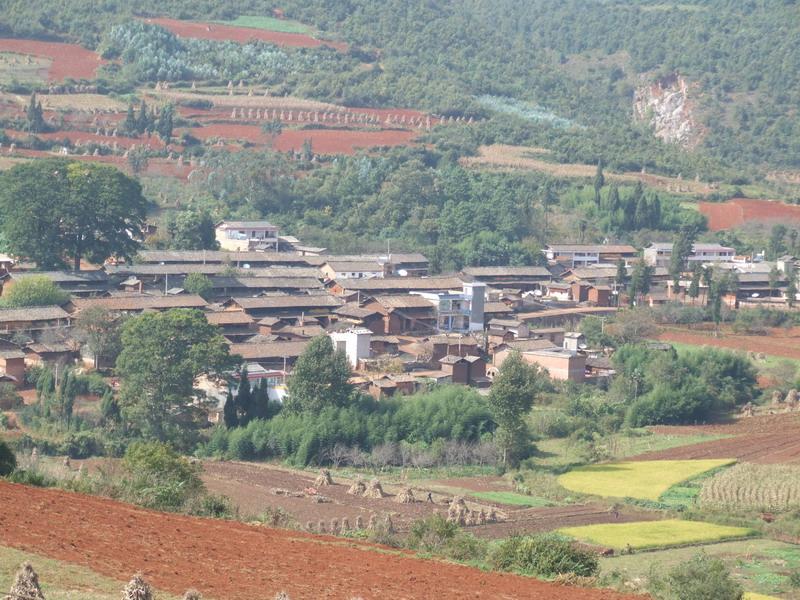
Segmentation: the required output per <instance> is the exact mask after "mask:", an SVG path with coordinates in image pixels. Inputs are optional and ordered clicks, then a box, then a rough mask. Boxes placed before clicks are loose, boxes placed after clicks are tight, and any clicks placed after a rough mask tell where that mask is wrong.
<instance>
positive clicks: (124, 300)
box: [72, 294, 208, 311]
mask: <svg viewBox="0 0 800 600" xmlns="http://www.w3.org/2000/svg"><path fill="white" fill-rule="evenodd" d="M72 303H73V304H74V305H75V309H76V311H81V310H85V309H87V308H89V307H92V306H102V307H103V308H106V309H108V310H121V311H142V310H148V309H150V310H167V309H170V308H203V307H205V306H206V305H207V304H208V303H207V302H206V301H205V300H203V298H201V297H200V296H197V295H195V294H179V295H177V296H147V295H142V296H116V297H113V298H76V299H74V300H73V301H72Z"/></svg>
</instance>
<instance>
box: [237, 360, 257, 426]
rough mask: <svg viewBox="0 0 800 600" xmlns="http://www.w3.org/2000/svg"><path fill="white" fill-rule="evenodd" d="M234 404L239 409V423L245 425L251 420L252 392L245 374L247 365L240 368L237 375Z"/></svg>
mask: <svg viewBox="0 0 800 600" xmlns="http://www.w3.org/2000/svg"><path fill="white" fill-rule="evenodd" d="M236 404H237V406H238V407H239V423H240V424H241V425H247V424H248V423H249V422H250V420H251V419H252V418H253V392H252V389H251V388H250V380H249V378H248V373H247V365H246V364H245V365H244V366H242V370H241V371H240V373H239V388H238V390H237V392H236Z"/></svg>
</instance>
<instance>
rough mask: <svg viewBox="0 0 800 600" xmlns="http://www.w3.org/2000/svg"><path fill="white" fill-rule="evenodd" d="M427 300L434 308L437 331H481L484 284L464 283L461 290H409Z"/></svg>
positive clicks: (484, 299) (475, 282) (484, 296)
mask: <svg viewBox="0 0 800 600" xmlns="http://www.w3.org/2000/svg"><path fill="white" fill-rule="evenodd" d="M411 293H412V294H415V295H418V296H421V297H423V298H425V299H426V300H429V301H430V302H431V304H432V305H433V306H434V308H435V309H436V327H437V329H438V330H439V331H442V332H450V331H455V332H459V331H463V332H466V331H483V328H484V307H485V303H486V284H484V283H482V282H478V281H474V282H470V283H465V284H464V285H463V288H462V291H460V292H457V291H447V292H411Z"/></svg>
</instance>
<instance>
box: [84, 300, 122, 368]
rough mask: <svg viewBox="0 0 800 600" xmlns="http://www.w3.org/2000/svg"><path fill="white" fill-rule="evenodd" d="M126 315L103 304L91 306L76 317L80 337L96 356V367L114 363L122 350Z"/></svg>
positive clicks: (94, 356)
mask: <svg viewBox="0 0 800 600" xmlns="http://www.w3.org/2000/svg"><path fill="white" fill-rule="evenodd" d="M123 323H124V317H122V316H120V314H119V313H117V312H115V311H110V310H108V309H106V308H103V307H102V306H90V307H88V308H86V309H84V310H82V311H81V312H80V313H79V314H78V316H77V318H76V319H75V325H76V328H75V332H76V336H77V337H78V339H80V340H81V341H83V342H84V343H85V344H86V347H87V348H88V350H89V351H90V352H91V353H92V356H93V358H94V366H95V368H99V367H100V366H101V365H103V366H107V365H113V364H114V362H115V361H116V360H117V356H118V355H119V353H120V351H121V349H122V348H121V346H122V341H121V339H120V336H121V334H122V325H123Z"/></svg>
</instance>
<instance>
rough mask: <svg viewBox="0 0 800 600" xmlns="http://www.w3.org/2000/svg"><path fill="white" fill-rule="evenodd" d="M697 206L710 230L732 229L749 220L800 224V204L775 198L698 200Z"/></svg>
mask: <svg viewBox="0 0 800 600" xmlns="http://www.w3.org/2000/svg"><path fill="white" fill-rule="evenodd" d="M698 208H699V210H700V212H701V213H702V214H703V215H705V216H706V218H707V219H708V228H709V229H710V230H711V231H720V230H722V229H732V228H735V227H739V226H741V225H744V224H745V223H751V222H757V223H767V224H769V223H783V224H786V225H788V224H789V223H793V224H795V225H797V224H800V206H792V205H790V204H784V203H783V202H778V201H775V200H752V199H747V198H734V199H733V200H728V201H727V202H700V203H699V205H698Z"/></svg>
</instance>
